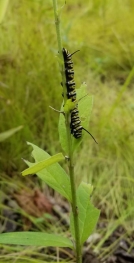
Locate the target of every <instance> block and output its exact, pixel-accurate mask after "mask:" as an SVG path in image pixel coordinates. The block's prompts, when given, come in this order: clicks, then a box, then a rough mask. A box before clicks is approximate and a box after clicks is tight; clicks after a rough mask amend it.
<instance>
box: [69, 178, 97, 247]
mask: <svg viewBox="0 0 134 263" xmlns="http://www.w3.org/2000/svg"><path fill="white" fill-rule="evenodd" d="M91 192H92V186H91V185H90V184H86V183H84V182H82V183H81V184H80V186H79V188H78V190H77V202H78V213H79V229H80V242H81V245H82V244H83V243H84V242H85V241H86V240H87V238H88V237H89V236H90V234H91V233H92V231H93V230H94V228H95V226H96V224H97V221H98V218H99V214H100V212H99V210H98V209H97V208H95V207H94V206H93V205H92V204H91V202H90V195H91ZM70 227H71V233H72V236H73V237H75V234H74V221H73V216H72V213H71V216H70Z"/></svg>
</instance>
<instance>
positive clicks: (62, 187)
mask: <svg viewBox="0 0 134 263" xmlns="http://www.w3.org/2000/svg"><path fill="white" fill-rule="evenodd" d="M28 144H29V145H31V146H32V147H33V151H32V156H33V158H34V159H35V162H36V163H38V162H40V161H44V160H45V159H48V158H49V157H50V155H49V154H48V153H47V152H45V151H43V150H42V149H40V148H39V147H38V146H36V145H34V144H32V143H28ZM25 162H26V163H27V165H28V166H29V167H32V166H33V165H34V164H33V163H30V162H28V161H25ZM37 176H38V177H39V178H40V179H42V180H43V181H45V183H46V184H48V185H49V186H50V187H52V188H53V189H54V190H56V191H57V192H58V193H60V194H61V195H62V196H64V197H65V198H67V200H68V201H70V202H71V187H70V179H69V176H68V175H67V174H66V172H65V171H64V170H63V168H62V167H61V166H60V165H59V164H58V163H55V164H52V165H51V166H48V167H47V168H46V169H43V170H42V171H40V172H38V173H37Z"/></svg>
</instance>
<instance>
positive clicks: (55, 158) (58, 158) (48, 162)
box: [22, 153, 65, 175]
mask: <svg viewBox="0 0 134 263" xmlns="http://www.w3.org/2000/svg"><path fill="white" fill-rule="evenodd" d="M62 160H65V157H64V155H63V154H62V153H57V154H55V155H53V156H51V157H49V158H47V159H46V160H44V161H41V162H38V163H35V164H34V165H33V166H32V167H30V168H27V169H26V170H24V171H23V172H22V175H28V174H33V173H37V172H39V171H41V170H43V169H44V168H46V167H48V166H49V165H52V164H53V163H57V162H60V161H62Z"/></svg>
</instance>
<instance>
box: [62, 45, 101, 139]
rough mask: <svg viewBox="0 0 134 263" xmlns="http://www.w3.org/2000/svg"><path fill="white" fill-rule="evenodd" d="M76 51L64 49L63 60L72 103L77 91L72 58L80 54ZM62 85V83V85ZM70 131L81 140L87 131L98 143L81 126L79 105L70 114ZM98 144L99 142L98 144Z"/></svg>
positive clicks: (68, 96)
mask: <svg viewBox="0 0 134 263" xmlns="http://www.w3.org/2000/svg"><path fill="white" fill-rule="evenodd" d="M78 51H79V50H76V51H75V52H74V53H72V54H71V53H69V51H68V50H67V49H65V48H63V49H62V54H63V59H64V68H65V76H66V83H65V84H66V88H67V98H68V99H71V100H72V101H76V90H75V81H74V69H73V61H72V56H73V55H74V54H75V53H76V52H78ZM61 84H62V83H61ZM70 130H71V134H72V135H73V136H74V138H75V139H79V138H81V137H82V130H85V131H86V132H87V133H89V134H90V136H91V137H92V138H93V140H94V141H95V142H96V140H95V138H94V137H93V135H92V134H91V133H90V132H89V131H87V130H86V129H85V128H84V127H83V126H81V120H80V117H79V110H78V103H77V104H76V105H75V107H74V109H73V110H71V112H70ZM96 143H97V142H96Z"/></svg>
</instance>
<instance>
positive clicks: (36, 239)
mask: <svg viewBox="0 0 134 263" xmlns="http://www.w3.org/2000/svg"><path fill="white" fill-rule="evenodd" d="M0 244H14V245H24V246H44V247H48V246H51V247H70V248H73V244H72V242H71V240H70V239H68V238H66V237H63V236H60V235H55V234H48V233H45V232H44V233H40V232H39V233H38V232H14V233H4V234H0Z"/></svg>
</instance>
